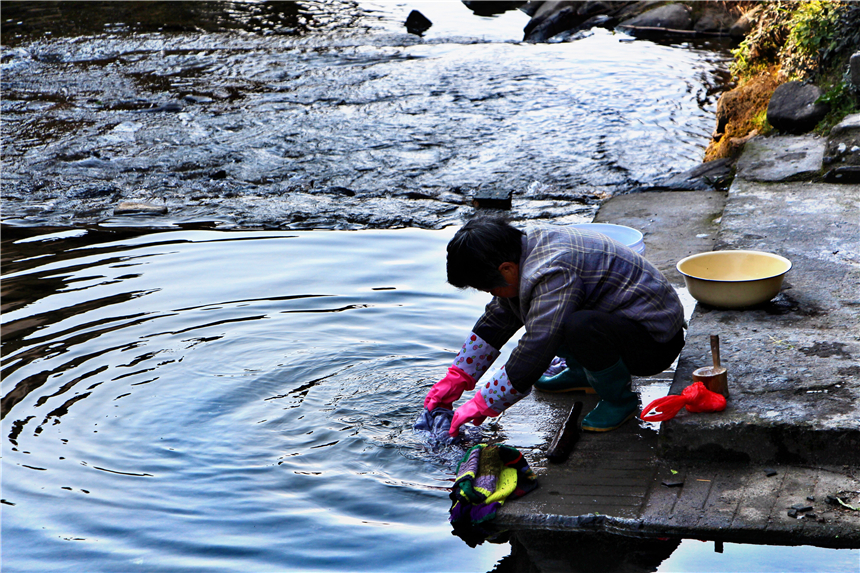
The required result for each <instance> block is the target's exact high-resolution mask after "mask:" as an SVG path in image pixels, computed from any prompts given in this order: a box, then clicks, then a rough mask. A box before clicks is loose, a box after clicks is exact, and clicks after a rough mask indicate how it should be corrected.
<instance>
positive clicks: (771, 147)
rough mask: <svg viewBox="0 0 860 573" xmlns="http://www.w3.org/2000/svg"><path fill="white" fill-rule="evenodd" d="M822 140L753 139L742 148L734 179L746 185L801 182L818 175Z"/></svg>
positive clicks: (818, 138)
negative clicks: (756, 182) (765, 182)
mask: <svg viewBox="0 0 860 573" xmlns="http://www.w3.org/2000/svg"><path fill="white" fill-rule="evenodd" d="M825 145H826V140H824V139H823V138H820V137H816V136H812V135H804V136H796V137H791V136H781V137H754V138H753V139H751V140H749V141H748V142H747V143H746V145H745V146H744V152H743V155H741V157H740V159H739V160H738V164H737V177H738V178H739V179H745V180H748V181H802V180H808V179H813V178H815V177H818V176H820V175H821V168H822V167H821V164H822V161H823V159H824V148H825Z"/></svg>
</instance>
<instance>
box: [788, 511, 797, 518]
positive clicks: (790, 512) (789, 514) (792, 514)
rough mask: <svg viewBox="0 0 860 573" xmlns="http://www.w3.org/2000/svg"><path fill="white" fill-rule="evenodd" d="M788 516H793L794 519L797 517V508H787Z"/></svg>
mask: <svg viewBox="0 0 860 573" xmlns="http://www.w3.org/2000/svg"><path fill="white" fill-rule="evenodd" d="M788 516H789V517H793V518H794V519H797V510H796V509H789V510H788Z"/></svg>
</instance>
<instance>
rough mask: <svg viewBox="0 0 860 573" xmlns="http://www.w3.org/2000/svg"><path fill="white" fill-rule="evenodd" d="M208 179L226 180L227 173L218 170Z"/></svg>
mask: <svg viewBox="0 0 860 573" xmlns="http://www.w3.org/2000/svg"><path fill="white" fill-rule="evenodd" d="M209 179H215V180H219V179H227V172H226V171H225V170H223V169H219V170H218V171H216V172H214V173H212V174H211V175H210V176H209Z"/></svg>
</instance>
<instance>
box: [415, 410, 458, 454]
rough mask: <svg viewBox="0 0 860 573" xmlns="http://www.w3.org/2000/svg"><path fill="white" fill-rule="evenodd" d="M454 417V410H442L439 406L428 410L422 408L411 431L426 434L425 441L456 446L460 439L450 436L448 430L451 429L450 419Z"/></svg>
mask: <svg viewBox="0 0 860 573" xmlns="http://www.w3.org/2000/svg"><path fill="white" fill-rule="evenodd" d="M453 417H454V410H451V409H449V408H443V407H441V406H439V407H437V408H433V409H432V410H428V409H427V408H424V410H423V411H422V412H421V415H420V416H419V417H418V419H417V420H416V421H415V424H414V425H413V426H412V429H414V430H416V431H418V432H426V435H427V440H428V441H430V442H433V443H436V444H443V445H453V444H458V443H460V441H461V440H462V438H461V437H460V436H459V435H457V436H451V435H449V434H448V430H450V429H451V419H452V418H453Z"/></svg>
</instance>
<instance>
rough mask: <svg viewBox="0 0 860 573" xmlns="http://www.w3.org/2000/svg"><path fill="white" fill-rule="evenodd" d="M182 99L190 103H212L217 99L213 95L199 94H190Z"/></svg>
mask: <svg viewBox="0 0 860 573" xmlns="http://www.w3.org/2000/svg"><path fill="white" fill-rule="evenodd" d="M182 99H183V100H185V101H187V102H188V103H212V102H213V101H215V100H214V99H212V98H211V97H206V96H198V95H192V94H188V95H186V96H185V97H183V98H182Z"/></svg>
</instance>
